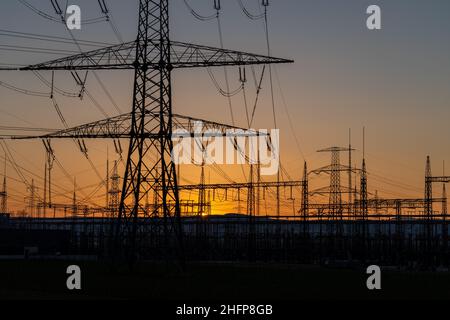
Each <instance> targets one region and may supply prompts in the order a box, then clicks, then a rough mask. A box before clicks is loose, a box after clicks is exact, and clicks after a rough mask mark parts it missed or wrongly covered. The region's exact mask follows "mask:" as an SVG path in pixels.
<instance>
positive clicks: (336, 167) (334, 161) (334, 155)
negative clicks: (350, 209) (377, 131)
mask: <svg viewBox="0 0 450 320" xmlns="http://www.w3.org/2000/svg"><path fill="white" fill-rule="evenodd" d="M352 150H353V149H351V148H346V147H330V148H327V149H322V150H319V151H317V152H329V153H331V166H330V169H329V173H330V187H329V193H330V195H329V203H328V204H329V210H330V212H329V214H330V218H331V219H333V220H336V219H337V220H341V219H342V211H343V207H342V186H341V171H343V170H345V171H347V170H349V169H345V168H344V169H343V168H342V166H341V161H340V153H341V152H343V151H352ZM348 192H350V191H348Z"/></svg>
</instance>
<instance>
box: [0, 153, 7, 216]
mask: <svg viewBox="0 0 450 320" xmlns="http://www.w3.org/2000/svg"><path fill="white" fill-rule="evenodd" d="M7 212H8V191H7V189H6V155H5V168H4V170H3V189H2V191H1V192H0V213H7Z"/></svg>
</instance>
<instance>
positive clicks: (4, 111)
mask: <svg viewBox="0 0 450 320" xmlns="http://www.w3.org/2000/svg"><path fill="white" fill-rule="evenodd" d="M27 1H28V2H29V3H30V4H32V5H33V6H35V7H36V8H39V9H40V10H42V11H43V12H45V13H48V14H49V15H52V16H53V17H55V18H56V17H57V16H56V15H55V13H54V11H53V8H52V6H51V4H50V1H42V0H27ZM187 1H188V3H189V4H190V5H191V6H192V7H194V8H195V9H196V11H197V12H198V13H200V14H202V15H205V16H209V15H211V14H214V10H213V8H212V4H213V1H212V0H202V1H200V0H187ZM221 2H222V12H221V23H222V30H223V41H224V45H225V47H226V48H230V49H235V50H240V51H246V52H254V53H259V54H266V53H267V49H266V40H265V33H264V25H263V22H262V21H261V20H259V21H252V20H249V19H248V18H247V17H246V16H245V15H244V14H243V12H242V11H241V9H240V7H239V4H238V1H235V0H222V1H221ZM259 2H260V1H259V0H243V3H244V4H245V5H246V6H247V8H248V10H249V11H251V12H254V13H255V14H256V13H259V12H260V11H259V10H260V8H259V5H258V3H259ZM60 3H61V5H62V4H63V3H64V5H65V1H63V0H60ZM106 3H107V5H108V7H109V9H110V11H111V14H112V16H113V19H114V22H115V23H116V25H117V28H118V30H119V32H120V34H121V37H122V38H123V40H124V41H131V40H134V39H135V38H136V33H137V13H138V11H137V10H138V1H137V0H128V1H120V0H108V1H106ZM69 4H77V5H79V6H80V7H81V9H82V15H83V18H85V19H90V18H96V17H99V16H101V12H100V9H99V6H98V4H97V1H88V0H69ZM371 4H378V5H379V6H380V7H381V10H382V30H377V31H369V30H368V29H367V28H366V18H367V15H366V8H367V7H368V6H369V5H371ZM170 6H171V7H170V11H171V36H172V39H174V40H179V41H184V42H191V43H198V44H204V45H210V46H215V47H219V46H220V42H219V33H218V27H217V21H216V20H215V19H213V20H212V21H208V22H200V21H198V20H196V19H195V18H194V17H193V16H192V15H191V14H190V12H189V11H188V10H187V8H186V6H185V4H184V2H183V0H171V1H170ZM268 14H269V36H270V46H271V49H272V55H273V56H276V57H282V58H290V59H293V60H295V63H294V64H291V65H277V66H274V67H273V71H274V72H273V85H274V95H275V107H276V113H277V116H276V117H277V128H279V129H280V136H281V146H280V148H281V158H282V163H283V166H284V168H285V169H286V170H287V172H288V173H289V176H290V178H292V179H297V180H298V179H300V178H301V177H302V170H303V161H304V160H306V161H307V162H308V167H309V169H314V168H316V167H321V166H324V165H326V164H328V163H329V162H330V159H329V154H322V153H317V152H316V151H317V150H319V149H322V148H325V147H329V146H332V145H339V146H346V145H348V129H349V128H351V129H352V145H353V146H354V147H355V148H356V149H357V151H356V152H355V153H354V155H353V159H354V161H353V164H354V165H356V166H358V167H360V166H361V159H362V128H363V127H365V128H366V161H367V167H368V171H369V178H368V179H369V180H368V187H369V191H370V192H374V191H375V190H378V193H379V196H382V197H386V198H400V197H422V196H423V184H424V172H425V160H426V156H427V155H430V156H431V159H432V168H433V173H434V174H435V175H438V174H439V175H440V174H442V170H443V169H442V162H443V161H444V160H445V161H446V162H447V163H448V167H449V168H450V139H449V136H450V125H449V124H448V120H449V119H450V90H449V86H450V60H449V57H450V41H449V39H450V2H449V1H448V0H433V1H425V0H396V1H392V0H389V1H377V0H370V1H368V0H340V1H336V0H278V1H276V0H271V1H270V7H269V13H268ZM0 29H1V30H0V64H1V66H3V65H13V64H20V65H26V64H33V63H38V62H42V61H47V60H52V59H55V58H58V57H60V56H65V55H68V53H66V54H64V53H59V54H41V53H25V52H15V51H8V50H5V49H7V48H8V47H7V46H23V47H41V48H54V49H58V50H69V51H74V52H76V51H77V50H78V49H77V47H76V46H75V45H70V44H67V45H61V44H57V43H49V42H44V41H36V40H30V39H24V38H16V37H9V36H6V35H5V34H6V32H5V30H8V31H15V32H24V33H35V34H44V35H49V36H59V37H65V38H69V37H70V36H69V34H68V32H67V30H66V29H65V27H64V25H62V24H61V23H56V22H53V21H50V20H47V19H44V18H43V17H41V16H39V15H38V14H36V13H34V12H33V11H32V10H30V9H29V8H27V7H25V6H24V5H23V4H22V3H20V1H16V0H6V1H1V4H0ZM73 33H74V35H75V37H76V38H79V39H83V40H92V41H101V42H107V43H111V44H115V43H118V41H119V40H118V39H117V37H116V36H115V35H114V32H113V30H112V28H111V26H110V25H109V24H108V23H106V22H102V23H98V24H91V25H83V26H82V30H81V31H74V32H73ZM85 48H86V47H85ZM255 70H256V73H257V75H258V76H259V75H260V74H261V67H256V68H255ZM213 72H214V75H215V76H216V78H217V79H218V81H219V82H220V84H221V86H222V88H225V82H224V70H223V69H222V68H216V69H214V70H213ZM41 74H42V75H43V76H44V77H45V78H46V79H47V80H50V78H51V73H50V72H42V73H41ZM97 74H98V75H99V77H100V78H101V80H102V82H103V83H104V85H105V86H106V87H107V89H108V91H109V92H110V93H111V95H112V97H113V100H114V101H115V102H116V103H117V105H118V106H119V107H120V109H121V111H122V112H123V113H125V112H129V111H130V110H131V98H132V97H131V93H132V78H133V73H132V72H131V71H101V72H100V71H99V72H98V73H97ZM228 75H229V79H230V87H231V89H235V88H237V87H238V86H239V81H238V80H239V78H238V69H237V68H229V69H228ZM247 78H249V81H248V84H247V99H248V101H249V105H250V106H252V105H253V102H254V99H255V85H254V83H253V82H254V81H253V78H252V76H251V72H250V69H247ZM0 81H1V82H2V83H8V84H10V85H14V86H16V87H20V88H23V89H27V90H32V91H38V92H48V91H49V89H48V88H47V87H46V86H45V85H43V84H42V83H41V82H40V81H39V79H38V78H36V76H35V75H33V74H32V73H28V72H7V71H0ZM55 85H56V86H58V87H59V88H61V89H64V90H66V91H69V92H76V91H77V88H76V86H75V85H74V81H73V79H72V77H71V75H70V73H67V72H57V73H56V74H55ZM262 87H263V91H262V94H261V100H260V103H259V104H258V107H257V111H256V117H255V123H254V127H255V128H267V129H270V128H274V120H273V117H272V105H271V98H270V84H269V82H268V77H266V78H265V80H264V83H263V86H262ZM87 88H88V90H89V91H90V92H91V93H92V95H93V96H94V97H95V99H96V100H97V101H98V102H99V104H101V106H102V107H103V108H104V110H105V111H106V113H107V114H108V115H109V116H114V115H117V114H118V112H117V111H116V109H115V107H114V106H113V104H112V103H111V101H110V99H109V98H108V97H107V96H106V94H105V93H104V92H103V90H102V89H101V87H100V85H99V83H98V82H97V81H96V79H95V77H94V76H92V74H90V75H89V78H88V81H87ZM173 94H174V97H173V99H174V112H175V113H178V114H183V115H189V116H193V117H198V118H203V119H210V120H213V121H217V122H222V123H228V124H231V117H230V112H229V109H228V101H227V98H225V97H223V96H221V95H220V94H219V93H218V92H217V90H216V88H215V87H214V85H213V84H212V82H211V80H210V78H209V76H208V73H207V72H206V70H204V69H196V70H176V71H174V74H173ZM55 99H56V101H57V102H58V104H59V106H60V107H61V111H62V113H63V115H64V117H65V118H66V120H67V122H68V124H69V126H75V125H79V124H83V123H86V122H91V121H95V120H99V119H102V118H103V115H102V114H101V113H100V112H99V111H98V110H97V109H96V108H95V107H94V106H93V105H92V103H91V101H89V99H87V98H85V99H83V101H80V100H79V99H77V98H66V97H63V96H60V95H56V96H55ZM232 105H233V111H234V114H235V118H236V119H237V121H236V125H238V126H243V127H245V125H246V121H245V109H244V104H243V96H242V94H239V95H237V96H236V97H233V98H232ZM1 126H22V127H23V126H25V127H39V128H62V124H61V122H60V120H59V118H58V115H57V113H56V112H55V110H54V108H53V105H52V102H51V100H50V99H49V98H46V97H33V96H27V95H24V94H20V93H17V92H14V91H11V90H8V89H6V88H4V87H0V127H1ZM8 133H10V132H7V131H5V130H3V131H0V134H8ZM16 133H17V132H16ZM6 143H7V145H8V147H9V148H10V149H11V151H12V153H13V155H14V159H15V161H16V162H17V164H18V165H19V166H20V167H21V168H23V169H22V170H23V174H24V176H25V177H26V178H27V180H29V181H30V182H31V179H32V178H33V179H34V180H35V184H36V185H37V186H38V187H39V188H40V190H39V191H38V192H39V193H40V194H42V185H43V171H44V155H45V153H44V147H43V145H42V143H41V142H40V141H6ZM87 145H88V148H89V155H90V158H91V159H92V161H93V163H94V164H95V165H96V167H97V169H98V171H99V172H100V173H101V174H102V175H105V174H106V173H105V171H106V150H107V148H108V149H109V158H110V160H111V161H113V160H115V159H117V155H116V154H115V152H114V147H113V144H112V143H111V142H107V141H101V142H98V141H97V142H90V141H89V142H88V143H87ZM53 147H54V149H55V153H56V156H57V158H58V160H59V162H60V163H61V164H62V165H63V167H64V168H65V169H66V171H67V173H68V175H69V176H70V177H71V179H72V178H73V177H76V180H77V185H78V186H79V187H80V188H82V189H83V191H81V192H80V193H79V194H78V195H77V197H78V198H79V199H83V198H84V196H85V195H89V194H91V192H92V191H93V190H94V189H95V188H96V186H97V185H99V183H100V178H99V177H97V176H96V174H95V173H93V171H92V169H91V167H90V165H89V162H88V161H86V159H85V158H84V156H83V155H82V154H81V153H80V152H79V151H78V150H77V148H76V146H75V144H74V143H73V142H71V141H53ZM123 148H124V149H126V146H125V142H124V143H123ZM2 153H3V152H2V149H0V154H1V155H0V165H1V168H3V159H4V156H3V154H2ZM124 156H126V155H125V154H124ZM341 159H342V162H343V163H344V162H345V163H346V161H347V155H346V154H343V155H342V156H341ZM223 169H224V170H225V171H226V172H227V173H228V175H229V176H230V177H231V179H232V180H234V181H240V182H244V181H245V179H244V176H243V173H242V170H241V168H238V167H237V166H233V167H232V168H227V167H223ZM7 170H8V174H7V176H8V184H9V190H8V191H9V193H10V195H11V198H10V199H9V207H10V209H12V210H14V211H16V210H19V209H22V208H23V207H24V197H25V196H26V195H27V194H28V192H27V191H26V188H25V186H24V184H23V183H21V182H20V181H21V179H20V178H19V176H18V174H17V172H16V171H15V170H14V168H13V167H12V166H11V165H8V167H7ZM122 170H123V165H121V166H120V169H119V171H120V172H119V174H122ZM181 171H182V180H181V183H198V182H199V169H198V168H193V167H192V166H189V167H187V166H183V167H182V168H181ZM1 172H2V173H1V174H3V169H2V170H1ZM447 173H448V172H447ZM70 177H67V175H66V174H65V173H63V172H62V170H61V169H60V168H59V167H58V166H57V165H55V168H54V170H53V177H52V179H53V183H54V184H55V187H54V188H53V189H54V192H55V196H54V201H55V202H60V203H71V197H72V189H73V186H72V185H73V182H72V180H71V179H69V178H70ZM286 179H287V177H286ZM207 180H210V181H211V182H225V180H224V179H223V178H221V177H219V176H218V174H217V173H216V172H215V171H214V170H212V169H211V168H208V169H207ZM266 180H273V177H268V178H266ZM327 183H328V177H327V176H324V177H318V178H317V177H314V178H313V180H311V183H310V189H315V188H319V187H323V186H326V185H327ZM342 183H343V184H346V176H345V175H343V177H342ZM103 189H104V188H103ZM103 189H100V191H99V192H97V193H96V194H95V195H93V196H92V201H91V202H90V203H96V204H100V205H101V204H103V203H104V191H103ZM434 190H435V192H436V195H438V194H439V191H440V187H439V188H437V187H436V188H435V189H434ZM288 193H289V192H288V190H286V194H284V192H283V193H282V195H283V212H285V213H292V202H290V201H288V200H286V199H287V198H288V197H289V194H288ZM83 194H84V195H83ZM294 196H295V198H296V200H295V201H296V206H297V207H298V205H299V201H300V195H299V194H298V192H296V194H295V195H294ZM189 197H190V198H191V199H193V200H196V197H197V196H196V194H190V195H188V194H184V195H183V198H185V199H187V198H189ZM241 198H242V199H243V200H244V199H245V195H242V196H241ZM344 199H345V198H344ZM317 201H320V199H318V198H317ZM241 206H242V207H243V208H244V207H245V203H241ZM236 207H237V205H236V203H227V202H219V201H216V202H215V203H214V210H215V212H218V213H224V212H236V211H237V208H236ZM266 210H268V211H269V212H273V210H274V206H273V201H272V200H271V199H268V200H267V203H266Z"/></svg>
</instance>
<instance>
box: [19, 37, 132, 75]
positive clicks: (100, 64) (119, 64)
mask: <svg viewBox="0 0 450 320" xmlns="http://www.w3.org/2000/svg"><path fill="white" fill-rule="evenodd" d="M135 50H136V41H132V42H126V43H121V44H118V45H114V46H110V47H106V48H101V49H96V50H92V51H88V52H84V53H79V54H76V55H73V56H68V57H64V58H59V59H55V60H51V61H47V62H43V63H39V64H34V65H29V66H26V67H23V68H19V69H16V70H23V71H27V70H104V69H106V70H108V69H134V61H135V59H136V57H135Z"/></svg>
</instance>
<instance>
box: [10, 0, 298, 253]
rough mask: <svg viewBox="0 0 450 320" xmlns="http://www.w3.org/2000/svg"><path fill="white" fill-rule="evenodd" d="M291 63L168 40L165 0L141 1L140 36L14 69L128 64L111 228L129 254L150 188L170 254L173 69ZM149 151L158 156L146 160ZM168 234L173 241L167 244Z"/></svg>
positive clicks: (174, 220)
mask: <svg viewBox="0 0 450 320" xmlns="http://www.w3.org/2000/svg"><path fill="white" fill-rule="evenodd" d="M290 62H293V61H291V60H286V59H279V58H273V57H268V56H262V55H256V54H249V53H245V52H238V51H233V50H226V49H219V48H213V47H207V46H200V45H194V44H190V43H182V42H175V41H171V39H170V36H169V1H168V0H140V1H139V22H138V36H137V39H136V40H135V41H132V42H127V43H122V44H119V45H114V46H110V47H106V48H102V49H97V50H94V51H89V52H85V53H80V54H77V55H74V56H70V57H66V58H61V59H56V60H52V61H49V62H44V63H40V64H36V65H31V66H27V67H24V68H19V69H18V70H106V69H107V70H113V69H122V70H123V69H125V70H126V69H128V70H129V69H131V70H134V89H133V107H132V112H131V126H130V131H129V133H130V137H129V147H128V157H127V162H126V167H125V173H124V175H123V186H122V192H121V199H120V206H119V214H118V217H117V228H116V233H115V237H116V239H117V243H120V245H121V248H123V249H124V253H125V254H126V255H127V257H128V258H129V259H131V260H134V259H135V256H136V254H137V249H138V248H137V246H138V244H137V243H136V239H137V233H138V232H140V231H142V228H140V227H139V225H140V220H141V219H142V218H155V217H146V216H145V212H146V210H145V205H144V202H145V201H143V200H145V198H146V196H147V194H148V193H151V194H156V195H157V196H158V198H159V199H158V200H159V201H160V202H161V204H162V212H161V216H159V215H160V214H159V212H158V217H157V218H158V219H159V220H158V221H160V222H161V223H160V224H159V223H158V225H159V226H160V227H161V228H162V229H161V230H162V233H163V235H164V239H165V245H164V246H166V247H167V248H166V249H168V247H169V246H170V247H172V248H173V247H176V248H178V249H177V250H176V252H173V253H175V254H179V255H181V254H182V248H181V247H182V230H181V220H180V204H179V196H178V188H177V186H178V181H177V175H176V170H175V169H176V167H175V164H174V162H173V161H172V159H171V151H172V145H173V144H172V139H171V138H172V131H173V114H172V70H173V69H175V68H195V67H214V66H232V65H235V66H242V65H256V64H271V63H290ZM11 70H14V69H11ZM149 122H151V126H150V127H151V128H149ZM110 137H111V136H110ZM152 152H154V153H156V154H157V157H156V159H153V160H148V156H149V154H150V153H152ZM172 204H173V205H172ZM138 229H139V230H138ZM152 230H153V229H152ZM143 233H145V232H143ZM174 239H175V241H176V245H175V246H172V245H171V244H172V243H173V240H174ZM171 241H172V242H171ZM116 254H117V253H116Z"/></svg>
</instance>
